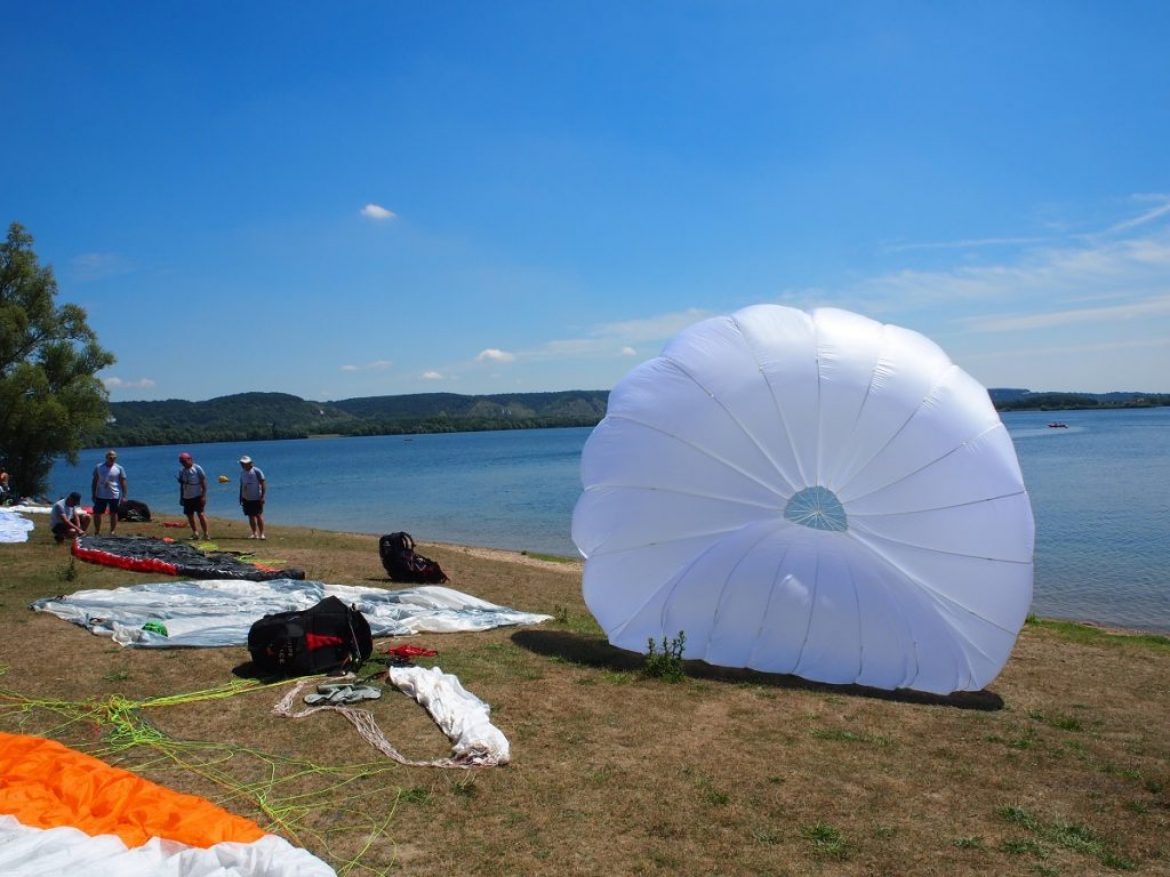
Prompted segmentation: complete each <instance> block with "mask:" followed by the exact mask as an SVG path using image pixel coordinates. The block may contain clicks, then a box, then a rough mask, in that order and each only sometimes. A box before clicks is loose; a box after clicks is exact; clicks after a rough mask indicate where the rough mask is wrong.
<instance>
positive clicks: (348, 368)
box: [341, 359, 394, 372]
mask: <svg viewBox="0 0 1170 877" xmlns="http://www.w3.org/2000/svg"><path fill="white" fill-rule="evenodd" d="M388 368H394V363H393V362H391V361H390V360H388V359H377V360H374V361H373V362H367V363H365V364H364V365H343V366H342V367H341V370H342V371H343V372H366V371H385V370H386V369H388Z"/></svg>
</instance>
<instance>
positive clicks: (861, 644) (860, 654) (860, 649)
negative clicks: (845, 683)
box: [845, 558, 865, 682]
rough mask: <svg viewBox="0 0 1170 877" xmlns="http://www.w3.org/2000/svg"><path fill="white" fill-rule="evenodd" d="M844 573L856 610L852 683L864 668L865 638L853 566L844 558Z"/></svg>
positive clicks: (859, 595) (857, 678)
mask: <svg viewBox="0 0 1170 877" xmlns="http://www.w3.org/2000/svg"><path fill="white" fill-rule="evenodd" d="M845 571H846V572H847V573H848V574H849V585H850V587H852V588H853V605H854V607H856V609H857V673H856V675H854V677H853V681H854V682H857V681H858V680H859V679H861V673H862V668H863V667H864V666H865V637H863V636H862V632H861V594H859V593H858V591H857V577H856V576H854V575H853V565H852V564H851V563H850V562H849V558H845Z"/></svg>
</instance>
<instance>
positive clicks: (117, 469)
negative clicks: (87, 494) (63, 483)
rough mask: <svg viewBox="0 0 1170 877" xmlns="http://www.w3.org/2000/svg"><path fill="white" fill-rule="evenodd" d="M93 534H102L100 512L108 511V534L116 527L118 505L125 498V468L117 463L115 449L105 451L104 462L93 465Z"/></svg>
mask: <svg viewBox="0 0 1170 877" xmlns="http://www.w3.org/2000/svg"><path fill="white" fill-rule="evenodd" d="M90 490H91V491H92V493H93V534H94V535H95V536H100V535H101V534H102V514H103V513H104V512H105V511H106V510H109V512H110V535H111V536H113V535H114V533H115V531H116V530H117V529H118V506H120V505H121V504H122V500H124V499H125V498H126V470H125V469H123V468H122V467H121V466H119V465H118V454H117V452H116V451H113V450H110V451H106V462H104V463H99V464H98V465H96V466H94V467H93V479H92V481H91V484H90Z"/></svg>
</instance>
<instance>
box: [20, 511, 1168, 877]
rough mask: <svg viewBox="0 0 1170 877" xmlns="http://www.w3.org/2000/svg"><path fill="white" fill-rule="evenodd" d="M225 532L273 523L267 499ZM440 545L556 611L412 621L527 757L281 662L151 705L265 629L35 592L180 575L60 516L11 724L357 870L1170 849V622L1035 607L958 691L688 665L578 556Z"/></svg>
mask: <svg viewBox="0 0 1170 877" xmlns="http://www.w3.org/2000/svg"><path fill="white" fill-rule="evenodd" d="M119 532H120V533H122V532H124V533H125V534H131V533H143V534H148V535H155V536H158V535H163V534H164V533H165V532H166V531H165V530H163V528H161V527H160V526H159V525H158V524H157V523H154V524H140V525H127V524H123V525H122V527H120V528H119ZM212 533H213V535H214V536H215V537H216V543H217V544H218V546H219V547H220V548H221V549H226V550H238V551H244V550H247V549H248V548H249V547H254V545H253V546H249V544H248V540H247V539H246V536H247V532H246V524H245V522H244V521H243V520H214V521H213V529H212ZM269 533H270V539H269V541H268V542H267V543H266V544H265V545H264V546H263V550H262V552H261V554H262V555H263V559H268V560H279V561H280V562H281V563H282V564H288V565H292V566H299V567H302V568H304V569H305V570H306V572H307V574H308V576H309V577H310V578H313V579H317V580H321V581H327V582H330V583H336V584H361V585H365V586H370V585H377V586H382V587H394V586H393V585H391V584H390V583H389V582H387V581H386V580H385V573H384V571H383V570H382V568H381V565H380V563H379V560H378V553H377V538H376V537H373V536H368V535H354V534H345V533H334V532H328V531H322V530H314V529H306V528H290V527H281V526H279V525H277V526H272V527H270V529H269ZM419 548H420V550H421V551H423V553H425V554H427V555H429V556H431V557H433V558H435V559H436V560H438V561H439V562H440V563H441V564H442V565H443V567H444V569H445V570H446V571H447V572H448V574H449V575H450V577H451V582H450V586H451V587H454V588H456V589H458V590H461V591H465V592H467V593H470V594H473V595H475V596H477V597H482V598H484V599H487V600H491V601H493V602H496V603H500V604H503V605H506V606H511V607H514V608H517V609H522V610H526V611H533V612H544V613H547V614H549V615H552V616H553V617H554V620H553V621H551V622H548V623H546V624H544V625H540V626H537V627H532V628H526V629H515V628H512V629H508V628H505V629H498V630H493V631H488V632H483V633H463V634H445V635H426V636H418V637H411V638H407V639H405V640H402V641H407V642H415V643H418V644H421V645H426V646H429V647H431V648H435V649H437V650H438V651H439V655H438V657H437V658H433V659H422V660H421V663H424V664H428V665H429V664H436V665H438V666H441V667H442V668H443V669H444V670H445V671H447V672H451V673H455V674H456V675H458V677H459V678H460V680H461V681H462V682H463V684H464V685H465V686H466V687H467V688H468V689H469V690H470V691H472V692H474V693H475V694H476V695H478V696H479V697H481V698H482V699H484V700H485V701H487V702H488V703H490V704H491V707H492V714H493V719H494V721H495V723H496V724H497V725H498V726H499V727H500V729H501V730H502V731H503V732H504V733H505V734H506V735H507V737H508V739H509V741H510V743H511V747H512V763H511V764H510V765H508V766H506V767H501V768H490V769H482V770H476V771H441V770H433V769H424V768H406V767H401V766H399V765H396V764H393V763H391V762H389V761H386V760H384V759H382V758H381V757H380V756H379V755H378V754H377V753H376V752H374V750H372V749H371V748H369V747H368V746H367V744H366V743H364V742H363V741H362V740H361V739H360V738H359V737H358V736H357V735H356V734H355V732H354V731H353V729H352V728H351V727H350V726H349V724H348V723H346V722H345V721H344V720H342V719H341V717H339V716H336V715H317V716H313V717H310V718H308V719H304V720H300V721H293V720H289V719H283V718H277V717H275V716H273V715H272V714H271V709H272V706H273V704H274V703H275V702H276V701H277V700H278V699H279V697H280V696H281V695H282V694H283V693H284V690H285V689H284V688H283V687H281V686H277V687H275V688H260V689H254V690H248V691H239V692H233V693H232V694H231V696H228V697H224V698H223V699H217V700H201V699H198V698H191V699H183V698H180V699H179V700H178V702H176V703H173V704H171V705H167V706H151V705H149V704H147V705H143V704H142V702H143V701H145V700H147V699H149V698H152V697H159V696H164V695H165V696H171V695H177V694H183V693H190V692H205V691H208V690H216V689H219V688H220V687H222V686H225V685H228V684H230V683H231V682H232V680H233V679H234V678H235V677H233V674H232V671H233V668H237V667H239V665H241V664H242V663H244V662H245V661H246V660H247V658H248V655H247V651H246V649H244V648H243V647H240V648H223V649H206V650H167V651H145V650H143V651H134V650H128V649H122V648H120V647H118V646H116V645H114V644H113V643H111V642H110V641H109V640H106V639H102V638H99V637H96V636H92V635H90V634H88V633H86V632H85V631H83V630H81V629H80V628H78V627H74V626H72V625H69V624H66V623H65V622H62V621H60V620H58V619H56V618H53V617H49V616H45V615H39V614H34V613H32V612H30V611H29V610H28V608H27V606H28V603H29V602H31V601H32V600H33V599H36V598H38V597H43V596H46V595H50V594H63V593H69V592H72V591H75V590H79V589H82V588H107V587H116V586H120V585H125V584H132V583H138V582H146V581H154V580H157V576H156V577H154V578H152V577H150V576H147V575H142V574H134V573H126V572H120V571H116V570H111V569H105V568H101V567H96V566H91V565H86V564H82V563H73V562H71V558H70V556H69V554H68V550H67V548H66V547H62V546H56V545H54V544H53V542H52V539H51V537H50V536H49V534H48V532H47V529H46V528H45V527H44V526H43V524H42V522H40V521H38V526H37V529H36V530H35V531H34V532H33V534H32V536H31V540H30V542H29V543H27V544H16V545H0V566H2V568H3V570H4V575H3V585H2V586H0V588H2V590H0V614H2V617H3V620H4V621H5V623H6V624H7V626H8V630H9V635H8V636H6V637H4V638H3V640H2V643H0V666H2V667H3V676H2V677H0V689H3V693H2V694H0V729H2V730H5V731H20V732H23V733H36V734H42V735H45V736H50V737H53V738H56V739H59V740H61V741H63V742H66V743H68V744H70V745H73V746H77V747H79V748H81V749H83V750H85V751H87V752H91V753H93V754H96V755H98V756H100V757H103V758H105V759H107V760H108V761H110V762H112V763H114V764H118V765H121V766H125V767H128V768H131V769H133V770H136V771H139V772H141V773H142V774H144V775H145V776H147V777H149V778H150V779H153V780H155V781H157V782H161V783H164V784H167V785H170V786H172V787H173V788H176V789H179V790H182V791H187V792H192V793H197V794H201V795H204V796H207V797H208V798H210V799H212V800H214V801H217V802H218V803H221V804H222V805H223V806H225V807H227V808H229V809H231V810H232V811H234V812H236V813H239V814H241V815H244V816H248V817H250V818H253V819H256V820H257V821H258V822H259V823H260V824H261V825H262V826H265V827H267V828H269V829H270V830H273V831H275V832H277V833H280V834H283V835H284V836H286V837H288V838H289V839H290V840H292V841H293V842H294V843H300V844H302V845H304V846H305V847H307V848H308V849H310V850H311V851H313V852H314V853H316V854H317V855H320V856H321V857H323V858H324V859H325V860H326V861H328V862H329V863H330V864H332V865H333V866H334V867H335V868H336V869H337V870H338V872H339V873H348V874H435V873H439V872H458V873H469V874H494V875H515V874H534V875H543V874H548V875H554V874H556V875H563V874H599V875H600V874H662V875H667V874H670V875H674V874H856V875H862V874H924V875H944V874H946V875H952V874H988V873H995V874H1020V875H1025V874H1069V875H1072V874H1098V873H1114V872H1116V871H1132V872H1134V873H1148V874H1166V873H1170V842H1168V841H1167V837H1168V836H1170V832H1168V831H1167V829H1168V823H1170V788H1168V787H1170V770H1168V768H1167V765H1168V764H1170V735H1167V733H1166V725H1165V720H1166V716H1167V715H1170V641H1168V640H1167V638H1165V637H1153V636H1138V635H1124V634H1121V633H1115V632H1110V631H1106V630H1102V629H1099V628H1093V627H1089V626H1083V625H1070V624H1064V623H1056V622H1037V623H1031V624H1028V625H1027V626H1026V627H1025V629H1024V631H1023V633H1022V634H1021V636H1020V639H1019V642H1018V644H1017V646H1016V649H1015V652H1014V653H1013V655H1012V658H1011V660H1010V661H1009V663H1008V665H1007V667H1006V669H1005V670H1004V672H1003V673H1002V674H1001V675H1000V677H999V678H997V679H996V680H995V681H994V682H993V683H992V684H991V685H990V686H989V687H988V688H987V689H986V690H985V691H982V692H976V693H966V694H958V695H953V696H951V697H934V696H928V695H921V694H915V693H912V692H881V691H876V690H869V689H863V688H859V687H856V686H829V685H820V684H814V683H809V682H806V681H803V680H800V679H797V678H795V677H790V676H778V675H770V674H763V673H755V672H751V671H735V670H725V669H720V668H714V667H710V666H707V665H704V664H701V663H690V664H688V665H687V666H686V675H685V677H684V679H683V680H682V681H681V682H678V683H674V684H672V683H669V682H666V681H664V680H662V679H656V678H648V677H647V676H646V675H645V674H644V673H643V672H642V670H643V666H644V661H643V659H642V657H641V656H639V655H634V654H631V653H628V652H623V651H619V650H617V649H614V648H612V647H610V646H609V645H608V644H607V643H606V642H605V639H604V637H603V636H602V635H601V633H600V631H599V629H598V628H597V626H596V624H595V623H594V622H593V620H592V618H591V617H590V616H589V614H588V612H587V611H586V609H585V607H584V605H583V603H582V600H581V595H580V575H581V564H580V563H579V562H577V561H570V562H558V561H556V560H554V559H549V558H545V557H541V556H535V557H533V556H527V555H524V554H519V553H514V552H508V551H500V550H495V549H483V548H474V547H467V546H456V545H443V544H422V545H420V546H419ZM381 645H385V642H383V643H381ZM367 668H368V669H369V670H370V671H371V672H373V670H375V669H376V667H374V666H373V665H367ZM127 704H130V706H128V705H127ZM133 704H138V706H136V707H135V706H133ZM114 705H116V706H114ZM370 709H371V712H372V713H373V715H374V717H375V719H376V721H377V723H378V725H379V727H380V728H381V729H382V730H383V732H384V733H385V735H386V737H387V738H388V739H389V740H391V741H393V743H394V744H395V745H396V746H397V747H398V748H399V749H400V750H401V751H402V752H404V753H405V754H407V755H408V756H410V757H413V758H435V757H440V756H443V755H446V754H447V753H448V748H449V747H448V743H447V741H446V739H445V738H444V737H443V736H442V735H441V734H440V733H439V732H438V730H437V729H436V728H435V727H434V725H433V724H432V722H431V721H430V719H429V718H428V717H427V716H426V714H425V713H424V712H423V711H422V710H421V709H420V708H419V707H418V706H417V705H416V704H415V703H414V702H413V701H411V700H409V699H407V698H405V697H403V696H401V695H398V694H396V693H394V692H392V691H390V692H387V694H386V696H384V697H383V698H382V699H381V700H379V701H376V702H372V705H371V707H370ZM156 732H158V733H156Z"/></svg>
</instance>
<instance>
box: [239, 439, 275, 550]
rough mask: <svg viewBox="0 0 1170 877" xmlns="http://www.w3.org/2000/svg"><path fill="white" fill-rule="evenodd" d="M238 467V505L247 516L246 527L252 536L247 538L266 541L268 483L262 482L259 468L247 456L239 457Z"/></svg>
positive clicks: (262, 477) (262, 475)
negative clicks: (265, 513) (265, 510)
mask: <svg viewBox="0 0 1170 877" xmlns="http://www.w3.org/2000/svg"><path fill="white" fill-rule="evenodd" d="M240 466H241V469H242V471H241V472H240V505H241V506H242V507H243V509H244V514H245V515H247V516H248V526H249V527H251V528H252V535H251V536H249V537H248V538H249V539H267V538H268V537H267V536H265V535H264V496H265V494H266V493H267V492H268V482H267V481H265V480H264V473H263V472H262V471H260V467H259V466H257V465H256V464H255V463H253V462H252V458H251V457H249V456H248V455H247V454H245V455H244V456H242V457H240Z"/></svg>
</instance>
